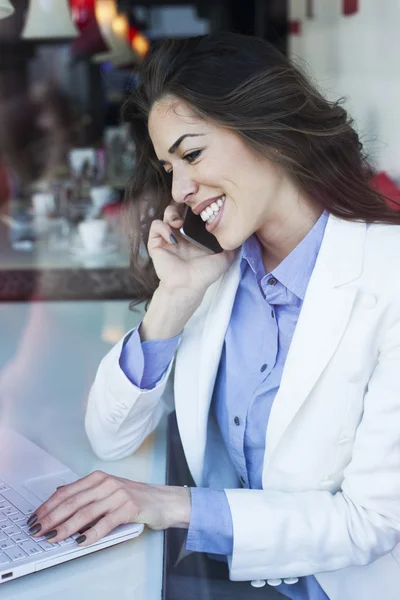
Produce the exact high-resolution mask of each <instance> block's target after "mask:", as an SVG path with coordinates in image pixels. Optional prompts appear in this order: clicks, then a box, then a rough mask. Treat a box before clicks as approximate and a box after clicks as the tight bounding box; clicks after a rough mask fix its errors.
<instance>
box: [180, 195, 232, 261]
mask: <svg viewBox="0 0 400 600" xmlns="http://www.w3.org/2000/svg"><path fill="white" fill-rule="evenodd" d="M179 231H180V233H181V235H182V237H184V238H185V239H186V240H188V241H189V242H192V243H193V244H196V246H198V247H199V248H202V249H203V250H206V251H207V252H209V253H210V254H219V253H220V252H223V248H221V246H220V245H219V243H218V240H217V238H216V237H215V236H214V235H213V234H212V233H210V232H209V231H207V229H206V225H205V223H204V221H203V219H202V218H201V216H200V215H196V214H195V213H194V212H193V211H192V210H191V208H189V206H186V208H185V212H184V214H183V225H182V227H181V228H180V230H179Z"/></svg>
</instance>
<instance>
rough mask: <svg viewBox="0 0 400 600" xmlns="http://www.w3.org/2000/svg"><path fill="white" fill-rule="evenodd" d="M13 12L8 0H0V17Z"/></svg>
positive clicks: (2, 17)
mask: <svg viewBox="0 0 400 600" xmlns="http://www.w3.org/2000/svg"><path fill="white" fill-rule="evenodd" d="M13 12H14V7H13V6H12V5H11V4H10V2H9V1H8V0H0V19H5V18H6V17H9V16H10V15H12V14H13Z"/></svg>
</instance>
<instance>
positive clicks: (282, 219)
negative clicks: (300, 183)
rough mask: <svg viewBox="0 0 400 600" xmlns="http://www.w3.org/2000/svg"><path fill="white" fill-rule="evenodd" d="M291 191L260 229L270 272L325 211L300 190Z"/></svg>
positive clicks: (258, 232) (266, 266) (267, 268)
mask: <svg viewBox="0 0 400 600" xmlns="http://www.w3.org/2000/svg"><path fill="white" fill-rule="evenodd" d="M287 192H288V193H287V195H286V196H285V200H284V201H283V202H280V201H279V200H277V202H276V206H277V207H279V208H278V209H277V211H276V212H275V214H272V215H269V216H268V219H266V220H265V222H264V224H263V226H262V227H261V228H260V229H259V230H258V231H257V232H256V235H257V237H258V239H259V240H260V243H261V246H262V254H263V262H264V267H265V269H266V271H267V272H270V271H272V270H273V269H275V268H276V267H277V266H278V265H279V264H280V263H281V262H282V261H283V260H284V259H285V258H286V257H287V256H288V255H289V254H290V253H291V252H292V251H293V250H294V249H295V248H296V246H297V245H298V244H299V243H300V242H301V241H302V240H303V239H304V238H305V237H306V235H307V234H308V233H309V231H310V230H311V229H312V228H313V227H314V225H315V223H316V222H317V221H318V219H319V218H320V216H321V215H322V213H323V208H322V206H321V205H320V204H317V203H316V202H312V201H310V200H309V199H308V198H306V197H305V196H303V195H301V194H300V193H299V192H298V191H297V190H296V191H294V190H292V194H290V193H289V190H287ZM293 192H294V193H293Z"/></svg>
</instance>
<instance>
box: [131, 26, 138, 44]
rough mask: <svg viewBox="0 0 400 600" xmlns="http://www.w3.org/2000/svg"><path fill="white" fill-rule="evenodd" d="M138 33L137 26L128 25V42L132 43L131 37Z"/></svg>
mask: <svg viewBox="0 0 400 600" xmlns="http://www.w3.org/2000/svg"><path fill="white" fill-rule="evenodd" d="M138 33H139V29H138V28H137V27H135V25H129V32H128V39H129V43H130V44H132V42H133V38H134V37H135V35H137V34H138Z"/></svg>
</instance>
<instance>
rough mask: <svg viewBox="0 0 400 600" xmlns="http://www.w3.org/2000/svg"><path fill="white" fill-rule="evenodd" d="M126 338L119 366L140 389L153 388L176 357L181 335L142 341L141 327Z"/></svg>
mask: <svg viewBox="0 0 400 600" xmlns="http://www.w3.org/2000/svg"><path fill="white" fill-rule="evenodd" d="M140 325H141V323H139V325H138V326H137V327H136V329H134V330H133V331H132V332H131V333H130V334H128V335H127V337H126V338H125V341H124V344H123V347H122V351H121V354H120V357H119V366H120V367H121V369H122V371H123V373H124V374H125V376H126V377H127V378H128V379H129V381H130V382H131V383H133V385H135V386H136V387H138V388H139V389H143V390H144V389H146V390H150V389H153V388H154V387H155V386H156V385H157V383H158V382H159V381H160V379H162V377H163V375H164V373H165V372H166V370H167V369H168V366H169V364H170V362H171V360H172V359H173V357H174V354H175V350H176V348H177V346H178V342H179V337H180V336H179V335H178V336H176V337H174V338H170V339H168V340H150V341H147V342H141V339H140V334H139V327H140Z"/></svg>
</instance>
